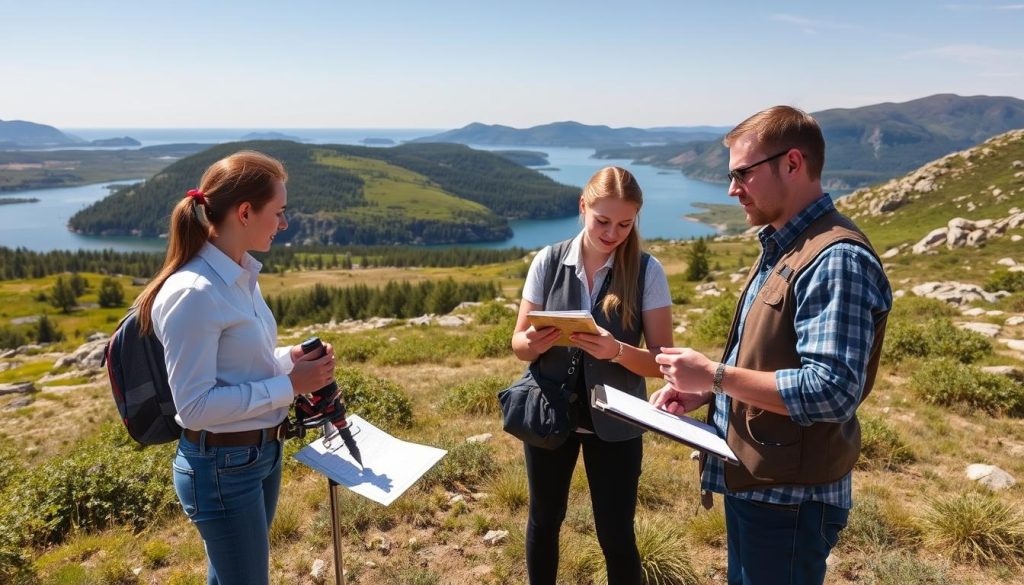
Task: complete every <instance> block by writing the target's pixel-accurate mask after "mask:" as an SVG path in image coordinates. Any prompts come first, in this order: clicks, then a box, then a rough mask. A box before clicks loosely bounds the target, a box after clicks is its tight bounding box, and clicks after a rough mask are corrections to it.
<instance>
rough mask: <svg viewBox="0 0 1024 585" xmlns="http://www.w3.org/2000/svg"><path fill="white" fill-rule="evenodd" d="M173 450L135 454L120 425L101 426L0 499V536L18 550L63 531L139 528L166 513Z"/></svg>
mask: <svg viewBox="0 0 1024 585" xmlns="http://www.w3.org/2000/svg"><path fill="white" fill-rule="evenodd" d="M173 450H174V446H173V445H165V446H162V447H149V448H146V449H139V448H137V447H136V446H135V445H134V443H133V442H131V439H130V438H129V437H128V434H127V432H125V430H124V428H123V427H122V426H120V425H116V426H115V425H107V426H106V427H105V428H104V429H103V430H102V432H101V433H100V434H99V435H98V436H96V437H93V438H92V439H88V440H86V441H83V442H81V443H79V445H78V446H76V447H75V448H74V450H73V451H72V452H71V453H67V454H63V455H60V456H57V457H54V458H53V459H50V460H48V461H46V462H44V463H43V464H41V465H38V466H35V467H33V468H31V469H27V470H25V471H24V472H23V473H22V474H21V475H20V476H19V477H18V478H16V480H15V481H12V482H10V485H9V486H8V487H7V488H6V489H4V490H3V492H2V493H0V532H4V531H6V530H9V529H13V530H14V531H15V532H14V533H15V534H20V535H21V537H22V541H21V543H20V544H23V545H31V544H44V543H52V542H59V541H61V540H62V539H63V538H64V536H65V535H66V534H67V533H68V531H69V530H71V529H72V528H73V527H74V528H79V529H85V530H89V529H102V528H105V527H107V526H111V525H115V524H126V525H129V526H132V527H134V528H142V527H143V526H146V525H148V524H149V523H151V522H152V521H153V519H154V518H157V517H159V516H160V515H161V514H164V513H166V512H167V511H168V510H170V509H172V507H173V505H174V503H175V502H176V497H175V495H174V488H173V484H172V482H171V466H170V465H168V462H169V461H170V460H171V458H172V453H173Z"/></svg>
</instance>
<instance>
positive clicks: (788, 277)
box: [708, 210, 887, 491]
mask: <svg viewBox="0 0 1024 585" xmlns="http://www.w3.org/2000/svg"><path fill="white" fill-rule="evenodd" d="M839 242H849V243H851V244H855V245H858V246H861V247H862V248H864V249H866V250H868V251H870V252H871V254H872V255H873V256H875V258H876V259H878V256H877V254H875V252H874V250H872V248H871V244H870V243H869V242H868V239H867V236H865V235H864V233H863V232H861V231H860V229H858V228H857V226H856V225H854V223H853V222H852V221H851V220H850V219H849V218H847V217H846V216H844V215H842V214H840V213H839V212H838V211H835V210H833V211H831V212H829V213H826V214H824V215H822V216H821V217H819V218H818V219H816V220H815V221H814V222H813V223H812V224H811V225H810V226H808V227H807V229H805V230H804V231H803V233H801V234H800V235H799V236H797V238H796V240H795V241H794V242H793V243H791V244H790V246H789V248H788V249H786V250H785V251H783V252H782V255H781V256H780V258H779V261H778V262H777V263H776V265H775V266H774V267H773V268H772V274H771V275H770V276H769V277H768V278H767V280H766V281H765V283H764V285H763V286H762V288H761V290H760V291H759V292H758V293H757V298H756V299H754V302H753V303H752V304H751V306H750V309H749V310H748V312H747V315H746V318H745V319H744V325H743V335H742V336H741V338H740V339H739V348H738V351H737V354H736V364H735V365H736V366H737V367H740V368H747V369H751V370H757V371H761V372H774V371H776V370H782V369H790V368H799V367H800V366H801V363H800V355H799V354H798V353H797V351H796V346H797V335H796V328H795V326H794V323H793V319H794V315H795V310H796V295H795V294H794V291H793V287H794V284H795V283H796V281H797V279H798V278H799V277H800V275H801V273H802V272H803V270H804V269H806V268H807V267H808V266H809V265H811V264H812V263H813V262H814V260H815V258H817V257H818V255H819V254H821V252H822V251H824V250H825V249H826V248H828V247H829V246H832V245H834V244H836V243H839ZM759 265H760V261H758V262H756V263H755V264H754V266H753V268H752V269H751V271H750V275H749V276H748V278H747V284H746V286H745V287H744V289H743V294H742V295H740V300H739V305H738V306H737V310H736V314H735V316H734V317H733V323H732V330H731V331H730V333H729V340H728V342H727V343H726V345H725V347H726V353H728V351H729V348H731V347H732V344H733V343H734V342H735V341H736V339H735V338H736V331H737V328H738V325H739V315H740V310H741V309H742V307H743V299H744V298H745V297H746V294H747V289H749V288H750V284H751V282H753V280H754V278H755V276H756V275H757V269H758V266H759ZM879 265H881V260H879ZM886 318H887V315H882V316H881V318H880V319H878V321H877V323H876V324H875V336H874V340H873V342H872V345H871V356H870V359H869V361H868V365H867V371H866V373H865V379H864V390H863V393H862V394H861V401H862V402H863V400H864V399H865V398H867V396H868V394H869V393H870V392H871V387H872V386H873V385H874V382H875V374H876V372H877V371H878V358H879V355H880V353H881V349H882V340H883V338H884V337H885V323H886ZM722 359H723V360H724V359H725V356H723V358H722ZM730 404H731V408H730V412H729V430H728V433H727V435H726V442H727V443H728V444H729V447H730V448H732V450H733V452H735V453H736V457H737V458H738V459H739V460H740V463H741V465H726V466H725V484H726V486H727V487H728V489H729V490H730V491H743V490H751V489H760V488H764V487H769V486H779V485H820V484H827V483H832V482H835V481H838V480H839V479H842V478H843V477H844V476H845V475H846V474H847V473H849V472H850V470H851V469H853V465H854V464H855V463H856V462H857V457H858V456H859V455H860V423H859V422H858V421H857V416H856V415H854V416H853V417H852V418H850V420H848V421H846V422H842V423H827V422H816V423H813V424H811V425H810V426H801V425H799V424H797V423H796V422H794V421H793V419H791V418H790V417H789V416H783V415H778V414H775V413H772V412H768V411H766V410H762V409H760V408H757V407H754V406H751V405H749V404H746V403H743V402H740V401H739V400H736V399H735V398H732V399H730ZM713 415H714V402H712V408H711V409H709V412H708V421H709V422H710V421H711V418H712V416H713Z"/></svg>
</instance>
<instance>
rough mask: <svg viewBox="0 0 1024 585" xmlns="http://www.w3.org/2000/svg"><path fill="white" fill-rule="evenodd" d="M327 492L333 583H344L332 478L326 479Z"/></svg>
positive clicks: (338, 523)
mask: <svg viewBox="0 0 1024 585" xmlns="http://www.w3.org/2000/svg"><path fill="white" fill-rule="evenodd" d="M327 492H328V494H329V496H330V499H331V537H332V538H333V540H334V583H335V585H345V563H344V560H343V559H342V556H341V521H340V519H339V517H338V515H339V514H340V513H341V510H340V509H339V506H338V484H337V483H336V482H335V481H334V480H333V479H328V480H327Z"/></svg>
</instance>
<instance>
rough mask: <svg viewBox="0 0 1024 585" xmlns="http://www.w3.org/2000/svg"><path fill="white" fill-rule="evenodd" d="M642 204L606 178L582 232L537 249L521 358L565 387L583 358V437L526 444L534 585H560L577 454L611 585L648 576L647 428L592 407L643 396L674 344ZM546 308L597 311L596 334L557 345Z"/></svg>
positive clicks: (622, 180) (632, 184)
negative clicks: (621, 395)
mask: <svg viewBox="0 0 1024 585" xmlns="http://www.w3.org/2000/svg"><path fill="white" fill-rule="evenodd" d="M642 205H643V193H642V191H641V190H640V186H639V185H638V184H637V182H636V179H635V178H634V177H633V175H632V174H630V173H629V172H628V171H626V170H624V169H621V168H618V167H607V168H604V169H601V170H600V171H598V172H597V173H596V174H595V175H594V176H593V177H591V179H590V181H589V182H588V183H587V185H586V186H585V187H584V188H583V192H582V194H581V195H580V217H581V220H582V223H583V230H582V231H581V232H580V233H579V234H578V235H577V236H576V237H575V238H573V239H572V240H567V241H565V242H561V243H559V244H556V245H554V246H548V247H546V248H544V249H543V250H541V251H540V252H538V253H537V256H536V257H535V258H534V260H533V264H532V265H531V266H530V271H529V273H528V274H527V277H526V284H525V285H524V287H523V300H522V303H521V304H520V307H519V318H518V320H517V321H516V328H515V332H514V334H513V336H512V349H513V351H514V352H515V354H516V357H518V358H519V359H521V360H523V361H526V362H531V366H530V367H531V369H533V370H534V371H535V374H536V375H539V376H542V377H544V378H547V379H551V380H561V379H564V378H566V372H567V369H568V367H569V365H570V364H571V363H572V360H573V351H574V350H575V349H579V350H582V355H581V356H580V359H579V366H578V368H579V370H580V371H581V372H582V375H579V376H578V377H577V385H576V399H575V401H574V402H573V403H572V404H573V408H576V409H577V415H578V417H577V418H578V428H577V431H576V432H575V433H574V434H573V435H572V436H570V437H569V439H568V440H567V441H566V442H565V443H564V444H563V445H562V446H560V447H558V448H556V449H552V450H548V449H543V448H539V447H534V446H531V445H528V444H525V443H524V449H525V452H526V471H527V478H528V480H529V487H530V516H529V520H528V522H527V526H526V566H527V573H528V574H529V579H530V583H531V584H532V585H548V584H554V583H555V576H556V574H557V572H558V533H559V530H560V528H561V525H562V520H563V519H564V518H565V511H566V507H567V504H568V497H569V482H570V480H571V479H572V473H573V469H574V468H575V467H576V460H577V458H578V457H579V452H580V451H581V450H582V451H583V462H584V465H585V467H586V472H587V480H588V483H589V484H590V498H591V503H592V505H593V510H594V523H595V525H596V529H597V537H598V540H599V542H600V544H601V549H602V551H603V552H604V557H605V562H606V565H607V571H608V583H609V584H610V585H633V584H640V583H641V582H642V579H643V577H642V571H641V567H640V555H639V554H638V552H637V547H636V537H635V535H634V530H633V516H634V514H635V512H636V495H637V485H638V481H639V478H640V465H641V461H642V459H643V442H642V437H641V430H640V429H639V428H637V427H635V426H632V425H629V424H627V423H624V422H621V421H618V420H615V419H613V418H611V417H609V416H607V415H605V414H603V413H601V412H598V411H594V410H592V409H591V406H590V391H591V388H593V386H595V385H597V384H610V385H612V386H614V387H616V388H618V389H620V390H623V391H626V392H629V393H631V394H633V395H634V396H637V397H640V398H644V399H646V397H647V391H646V384H645V381H644V377H645V376H659V377H660V375H661V372H660V371H659V369H658V364H657V363H655V361H654V358H655V356H656V355H657V354H658V352H659V350H660V348H661V347H669V346H671V345H672V310H671V304H672V301H671V296H670V294H669V289H668V281H667V279H666V277H665V271H664V269H662V267H661V264H660V263H659V262H658V261H657V260H656V259H654V258H653V257H651V256H650V255H649V254H646V253H643V252H642V250H641V244H640V234H639V231H638V229H637V222H638V220H639V214H640V208H641V206H642ZM549 283H550V285H549ZM540 309H546V310H587V311H591V312H592V313H593V316H594V319H595V320H596V321H597V324H598V326H599V330H600V333H599V334H598V335H589V334H575V335H574V336H573V338H572V340H573V343H574V344H575V346H576V347H575V348H566V347H561V346H559V347H556V346H554V343H555V341H556V340H557V339H558V337H559V332H558V330H556V329H554V328H551V327H548V328H544V329H540V330H537V329H534V328H533V327H532V326H531V325H530V324H529V322H528V321H527V318H526V315H527V313H529V312H530V311H533V310H540Z"/></svg>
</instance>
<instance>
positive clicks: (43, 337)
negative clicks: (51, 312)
mask: <svg viewBox="0 0 1024 585" xmlns="http://www.w3.org/2000/svg"><path fill="white" fill-rule="evenodd" d="M62 339H64V334H63V333H62V332H61V330H60V329H58V328H57V326H56V325H54V324H53V322H52V321H50V318H49V317H47V316H46V315H43V316H42V317H40V318H39V323H38V325H37V326H36V343H53V342H54V341H60V340H62Z"/></svg>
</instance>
